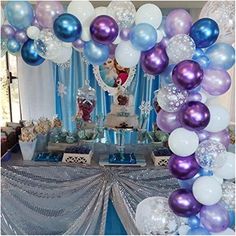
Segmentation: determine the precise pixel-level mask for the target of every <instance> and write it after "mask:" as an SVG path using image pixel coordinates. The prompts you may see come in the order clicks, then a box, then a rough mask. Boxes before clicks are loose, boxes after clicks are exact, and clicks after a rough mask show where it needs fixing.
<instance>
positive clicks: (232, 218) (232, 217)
mask: <svg viewBox="0 0 236 236" xmlns="http://www.w3.org/2000/svg"><path fill="white" fill-rule="evenodd" d="M234 226H235V211H234V209H231V210H229V228H231V229H234Z"/></svg>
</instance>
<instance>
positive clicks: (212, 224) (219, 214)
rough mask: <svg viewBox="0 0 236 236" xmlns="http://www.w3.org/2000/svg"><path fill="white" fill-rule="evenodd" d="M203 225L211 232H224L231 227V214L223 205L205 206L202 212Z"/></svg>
mask: <svg viewBox="0 0 236 236" xmlns="http://www.w3.org/2000/svg"><path fill="white" fill-rule="evenodd" d="M200 221H201V224H202V225H203V226H204V227H205V228H206V229H207V230H208V231H210V232H214V233H217V232H222V231H224V230H226V229H227V228H228V226H229V213H228V211H227V210H226V209H225V208H224V207H223V205H222V204H220V203H216V204H214V205H212V206H203V207H202V209H201V212H200Z"/></svg>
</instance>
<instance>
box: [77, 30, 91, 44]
mask: <svg viewBox="0 0 236 236" xmlns="http://www.w3.org/2000/svg"><path fill="white" fill-rule="evenodd" d="M80 38H81V39H82V40H83V41H85V42H88V41H90V40H91V34H90V30H89V27H87V26H83V27H82V33H81V37H80Z"/></svg>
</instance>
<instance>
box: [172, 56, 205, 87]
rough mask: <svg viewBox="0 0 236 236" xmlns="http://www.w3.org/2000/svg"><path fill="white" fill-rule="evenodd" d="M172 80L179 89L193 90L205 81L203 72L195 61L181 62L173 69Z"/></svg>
mask: <svg viewBox="0 0 236 236" xmlns="http://www.w3.org/2000/svg"><path fill="white" fill-rule="evenodd" d="M172 79H173V82H174V83H175V85H176V86H177V87H179V88H182V89H187V90H191V89H194V88H196V87H197V86H199V85H200V84H201V82H202V80H203V70H202V68H201V67H200V65H199V64H198V63H197V62H195V61H192V60H185V61H181V62H180V63H178V64H177V65H176V66H175V68H174V69H173V72H172Z"/></svg>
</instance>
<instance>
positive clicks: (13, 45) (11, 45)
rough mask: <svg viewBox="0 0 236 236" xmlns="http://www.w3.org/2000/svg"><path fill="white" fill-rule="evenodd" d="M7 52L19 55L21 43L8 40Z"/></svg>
mask: <svg viewBox="0 0 236 236" xmlns="http://www.w3.org/2000/svg"><path fill="white" fill-rule="evenodd" d="M7 50H8V51H9V52H10V53H13V54H14V53H17V52H19V51H20V43H19V42H17V40H16V39H14V38H13V39H8V41H7Z"/></svg>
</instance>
